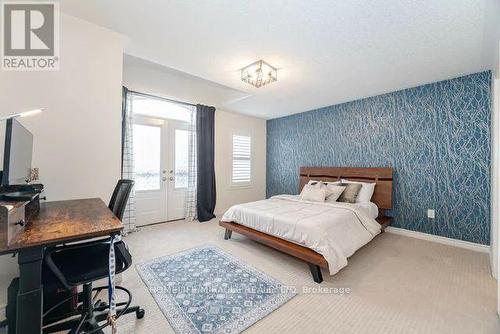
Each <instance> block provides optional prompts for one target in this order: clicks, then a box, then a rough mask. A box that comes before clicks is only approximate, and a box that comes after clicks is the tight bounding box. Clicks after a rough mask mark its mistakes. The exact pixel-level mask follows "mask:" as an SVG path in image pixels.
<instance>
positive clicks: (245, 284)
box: [136, 245, 295, 333]
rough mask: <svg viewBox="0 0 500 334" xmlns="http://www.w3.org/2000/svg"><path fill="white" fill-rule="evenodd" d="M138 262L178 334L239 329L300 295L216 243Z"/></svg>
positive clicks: (145, 278) (234, 330)
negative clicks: (226, 251)
mask: <svg viewBox="0 0 500 334" xmlns="http://www.w3.org/2000/svg"><path fill="white" fill-rule="evenodd" d="M136 267H137V270H138V272H139V274H140V275H141V277H142V279H143V281H144V283H146V285H147V287H148V289H149V291H150V292H151V294H152V295H153V297H154V298H155V300H156V302H157V303H158V305H159V307H160V309H161V310H162V312H163V314H164V315H165V317H166V318H167V319H168V322H169V323H170V325H171V326H172V327H173V328H174V330H175V332H176V333H240V332H241V331H243V330H244V329H246V328H248V327H249V326H251V325H252V324H254V323H255V322H257V321H259V320H260V319H262V318H264V317H265V316H266V315H268V314H269V313H271V312H272V311H274V310H276V309H277V308H278V307H280V306H281V305H283V304H284V303H286V302H287V301H289V300H290V299H291V298H292V297H294V296H295V293H294V292H293V291H291V289H288V288H287V287H285V286H284V285H283V284H281V283H280V282H278V281H277V280H275V279H274V278H272V277H270V276H268V275H266V274H264V273H262V272H260V271H258V270H256V269H255V268H252V267H250V266H249V265H247V264H245V263H243V262H241V261H240V260H238V259H236V258H234V257H232V256H230V255H229V254H227V253H225V252H224V251H222V250H221V249H220V248H217V247H215V246H212V245H208V246H202V247H197V248H193V249H189V250H186V251H183V252H180V253H176V254H173V255H169V256H164V257H160V258H157V259H154V260H151V261H148V262H146V263H141V264H138V265H137V266H136Z"/></svg>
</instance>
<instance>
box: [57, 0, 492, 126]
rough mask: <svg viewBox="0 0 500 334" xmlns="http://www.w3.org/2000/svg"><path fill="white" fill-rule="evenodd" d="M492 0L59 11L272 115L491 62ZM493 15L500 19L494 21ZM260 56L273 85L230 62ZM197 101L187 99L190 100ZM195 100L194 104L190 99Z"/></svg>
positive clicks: (132, 1)
mask: <svg viewBox="0 0 500 334" xmlns="http://www.w3.org/2000/svg"><path fill="white" fill-rule="evenodd" d="M491 1H495V0H440V1H433V0H426V1H410V0H383V1H382V0H373V1H369V0H357V1H352V0H350V1H331V0H323V1H321V0H319V1H309V0H302V1H299V0H286V1H285V0H283V1H278V0H273V1H269V0H253V1H243V0H218V1H159V0H157V1H153V0H143V1H137V0H121V1H117V0H86V1H81V0H64V1H62V2H61V5H62V10H63V11H64V12H66V13H68V14H70V15H73V16H76V17H80V18H82V19H85V20H87V21H90V22H93V23H95V24H98V25H101V26H104V27H107V28H109V29H111V30H114V31H116V32H119V33H121V34H123V35H125V36H126V37H127V41H128V42H127V44H126V47H125V52H126V53H127V54H130V55H133V56H136V57H140V58H144V59H147V60H149V61H152V62H155V63H158V64H161V65H163V66H166V67H169V68H172V69H175V70H177V71H181V72H185V73H186V74H187V75H190V76H194V77H198V78H202V79H204V80H205V81H206V80H208V81H212V82H214V83H217V84H219V85H222V86H226V87H227V88H228V89H229V90H232V91H239V92H242V93H243V95H244V96H246V97H245V98H242V99H236V100H235V99H230V100H227V101H220V105H218V106H217V107H219V108H224V109H226V110H231V111H235V112H240V113H245V114H249V115H254V116H258V117H263V118H275V117H280V116H284V115H289V114H293V113H298V112H302V111H306V110H310V109H314V108H318V107H322V106H327V105H332V104H337V103H342V102H346V101H351V100H355V99H359V98H363V97H368V96H373V95H377V94H381V93H386V92H390V91H395V90H400V89H404V88H408V87H413V86H417V85H421V84H425V83H430V82H435V81H439V80H444V79H449V78H453V77H457V76H461V75H465V74H470V73H474V72H478V71H482V70H487V69H491V68H492V67H493V64H492V59H491V58H492V57H490V56H489V55H487V53H488V52H489V51H488V50H489V49H490V48H493V46H492V45H491V43H492V40H493V38H492V37H491V34H489V33H488V31H486V30H487V29H492V27H493V26H494V25H495V24H493V23H492V22H491V21H492V20H499V15H500V14H494V15H491V13H488V9H489V8H492V6H490V2H491ZM499 22H500V21H499ZM258 59H264V60H266V61H267V62H269V63H270V64H272V65H273V66H275V67H278V68H279V72H278V82H276V83H273V84H270V85H268V86H264V87H262V88H259V89H257V88H253V87H252V86H249V85H248V84H245V83H243V82H241V80H240V73H239V69H240V68H241V67H243V66H245V65H248V64H250V63H252V62H253V61H255V60H258ZM194 98H196V97H194ZM197 102H203V101H197Z"/></svg>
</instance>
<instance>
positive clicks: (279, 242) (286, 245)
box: [219, 217, 392, 283]
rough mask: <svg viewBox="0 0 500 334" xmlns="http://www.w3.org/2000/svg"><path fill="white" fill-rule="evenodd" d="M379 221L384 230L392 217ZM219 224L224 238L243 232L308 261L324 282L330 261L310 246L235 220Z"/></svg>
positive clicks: (315, 274)
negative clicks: (323, 269)
mask: <svg viewBox="0 0 500 334" xmlns="http://www.w3.org/2000/svg"><path fill="white" fill-rule="evenodd" d="M377 222H378V223H379V224H380V225H381V226H382V231H383V230H384V229H385V228H386V227H387V226H388V225H390V224H391V222H392V218H390V217H379V218H377ZM219 225H220V226H222V227H224V228H225V229H226V230H225V232H224V239H225V240H229V239H231V235H232V234H233V231H234V232H236V233H239V234H242V235H244V236H246V237H248V238H250V239H252V240H254V241H257V242H259V243H261V244H264V245H266V246H269V247H272V248H274V249H276V250H278V251H280V252H282V253H285V254H288V255H291V256H294V257H296V258H298V259H300V260H302V261H304V262H306V263H307V265H308V266H309V269H310V270H311V274H312V277H313V280H314V282H316V283H321V282H323V275H322V274H321V268H325V269H328V262H326V260H325V258H324V257H323V255H321V254H319V253H316V252H315V251H313V250H312V249H310V248H306V247H303V246H300V245H297V244H294V243H293V242H290V241H287V240H284V239H280V238H277V237H275V236H272V235H269V234H266V233H263V232H260V231H257V230H254V229H252V228H250V227H246V226H243V225H240V224H237V223H233V222H225V221H222V220H221V221H220V222H219Z"/></svg>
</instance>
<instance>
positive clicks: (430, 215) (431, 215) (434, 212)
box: [427, 209, 436, 219]
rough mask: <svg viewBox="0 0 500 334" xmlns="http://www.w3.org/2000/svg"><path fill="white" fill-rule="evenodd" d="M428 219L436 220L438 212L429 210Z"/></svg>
mask: <svg viewBox="0 0 500 334" xmlns="http://www.w3.org/2000/svg"><path fill="white" fill-rule="evenodd" d="M427 218H430V219H434V218H436V211H435V210H433V209H428V210H427Z"/></svg>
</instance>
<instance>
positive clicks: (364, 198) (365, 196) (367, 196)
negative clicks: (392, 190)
mask: <svg viewBox="0 0 500 334" xmlns="http://www.w3.org/2000/svg"><path fill="white" fill-rule="evenodd" d="M341 182H342V183H358V184H361V190H360V191H359V194H358V197H356V203H367V202H370V200H371V199H372V196H373V192H374V191H375V186H376V185H377V184H376V183H367V182H357V181H349V180H344V179H342V180H341Z"/></svg>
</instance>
